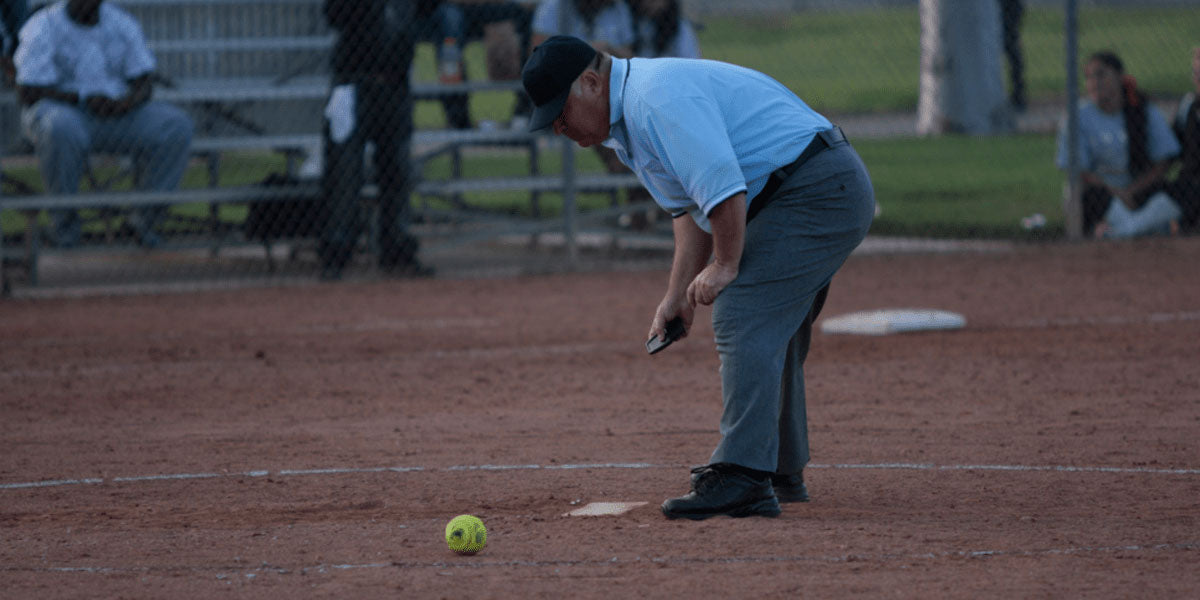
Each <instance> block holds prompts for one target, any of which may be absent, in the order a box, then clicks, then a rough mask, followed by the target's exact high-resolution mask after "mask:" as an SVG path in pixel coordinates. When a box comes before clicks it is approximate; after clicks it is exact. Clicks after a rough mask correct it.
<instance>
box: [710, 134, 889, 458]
mask: <svg viewBox="0 0 1200 600" xmlns="http://www.w3.org/2000/svg"><path fill="white" fill-rule="evenodd" d="M874 212H875V192H874V190H873V189H872V187H871V181H870V178H869V176H868V175H867V170H866V167H865V166H864V165H863V163H862V160H861V159H860V158H859V157H858V153H857V152H855V151H854V149H853V148H852V147H851V146H850V145H849V144H848V143H841V144H838V145H835V146H833V147H832V148H829V149H827V150H825V151H824V152H821V153H820V154H817V155H816V156H814V157H813V158H811V159H809V160H808V162H806V163H804V165H802V166H801V167H800V168H799V169H798V170H797V171H796V172H795V173H793V174H792V176H791V177H790V178H788V180H787V181H786V182H784V184H783V185H782V186H781V187H780V189H779V190H778V191H777V192H775V196H774V197H773V199H772V201H771V203H770V204H769V205H767V206H766V207H765V208H764V209H763V210H762V212H760V213H759V214H758V215H757V216H756V217H755V218H754V220H753V221H751V222H750V223H749V224H748V225H747V227H746V241H745V250H744V251H743V253H742V262H741V266H740V268H739V271H738V276H737V279H734V280H733V282H732V283H731V284H729V286H728V287H726V288H725V289H724V290H723V291H722V292H721V294H720V295H719V296H717V300H716V302H715V303H714V304H713V331H714V334H715V337H716V345H717V352H718V353H719V354H720V357H721V389H722V395H723V398H724V413H723V414H722V416H721V442H720V444H718V445H717V449H716V450H715V451H714V452H713V455H712V458H711V461H710V462H711V463H714V464H715V463H732V464H736V465H741V466H743V467H749V468H751V469H758V470H760V471H771V472H777V473H796V472H798V471H800V470H801V469H803V468H804V465H805V464H807V463H808V458H809V452H808V417H807V411H806V408H805V400H804V359H805V357H806V356H807V354H808V344H809V339H810V336H811V328H812V319H809V318H808V317H809V314H810V312H811V311H812V309H813V304H814V300H816V299H817V296H818V294H819V293H820V292H821V291H822V290H823V289H825V288H826V287H827V286H828V285H829V282H830V281H831V280H832V279H833V275H834V273H835V272H837V270H838V269H839V268H840V267H841V266H842V263H843V262H845V260H846V258H847V257H849V256H850V252H851V251H853V250H854V248H856V247H857V246H858V244H859V243H860V242H862V240H863V238H864V237H866V234H867V229H868V228H869V227H870V225H871V219H872V218H873V216H874ZM822 300H823V297H822Z"/></svg>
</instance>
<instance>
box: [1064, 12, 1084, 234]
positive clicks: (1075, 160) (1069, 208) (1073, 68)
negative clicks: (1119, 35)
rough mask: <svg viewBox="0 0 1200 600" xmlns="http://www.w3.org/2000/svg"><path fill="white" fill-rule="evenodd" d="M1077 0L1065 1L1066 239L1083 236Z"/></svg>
mask: <svg viewBox="0 0 1200 600" xmlns="http://www.w3.org/2000/svg"><path fill="white" fill-rule="evenodd" d="M1077 14H1078V2H1077V0H1067V18H1066V29H1067V31H1066V34H1067V35H1066V55H1067V197H1066V198H1064V199H1063V204H1064V205H1063V212H1064V217H1065V222H1066V228H1067V239H1070V240H1078V239H1081V238H1082V237H1083V200H1082V195H1083V188H1082V186H1081V185H1080V177H1079V67H1078V65H1079V56H1078V53H1079V49H1078V43H1079V42H1078V33H1079V22H1078V19H1077V18H1076V17H1077Z"/></svg>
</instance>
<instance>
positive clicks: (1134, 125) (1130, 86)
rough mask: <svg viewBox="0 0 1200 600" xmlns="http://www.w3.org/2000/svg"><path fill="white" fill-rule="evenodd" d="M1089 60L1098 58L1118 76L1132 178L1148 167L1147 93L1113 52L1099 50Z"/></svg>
mask: <svg viewBox="0 0 1200 600" xmlns="http://www.w3.org/2000/svg"><path fill="white" fill-rule="evenodd" d="M1088 60H1089V61H1092V60H1094V61H1098V62H1100V63H1103V64H1104V65H1105V66H1107V67H1109V68H1111V69H1112V70H1114V71H1116V72H1117V75H1120V76H1121V87H1122V88H1123V90H1124V92H1125V94H1124V96H1123V97H1122V102H1121V113H1122V114H1123V115H1124V117H1125V135H1126V137H1127V138H1128V140H1129V143H1128V146H1129V173H1130V174H1131V175H1133V176H1134V177H1135V178H1136V177H1137V176H1138V175H1141V174H1142V173H1143V172H1145V171H1146V169H1149V168H1150V166H1151V164H1152V161H1151V160H1150V144H1149V139H1148V135H1149V134H1148V133H1147V129H1146V95H1145V94H1144V93H1142V91H1141V90H1139V89H1138V87H1137V80H1135V79H1134V78H1133V76H1131V75H1127V74H1126V73H1125V65H1124V64H1123V63H1122V62H1121V59H1120V58H1118V57H1117V55H1116V53H1114V52H1111V51H1108V50H1102V51H1100V52H1096V53H1095V54H1092V55H1091V57H1089V59H1088Z"/></svg>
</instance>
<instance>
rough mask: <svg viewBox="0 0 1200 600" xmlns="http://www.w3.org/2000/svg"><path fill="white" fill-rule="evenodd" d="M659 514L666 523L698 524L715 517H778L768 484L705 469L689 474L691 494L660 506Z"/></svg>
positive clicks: (776, 506) (737, 475)
mask: <svg viewBox="0 0 1200 600" xmlns="http://www.w3.org/2000/svg"><path fill="white" fill-rule="evenodd" d="M662 512H663V514H664V515H666V517H667V518H668V519H681V518H682V519H692V520H694V521H699V520H701V519H707V518H709V517H715V516H717V515H728V516H731V517H753V516H761V517H778V516H779V513H780V512H782V511H781V510H780V508H779V501H778V500H776V499H775V493H774V492H772V491H771V482H770V480H768V479H763V480H757V479H754V478H753V477H750V476H748V475H743V474H741V473H729V472H722V471H718V470H717V469H714V468H713V467H712V466H706V467H699V468H697V469H693V470H692V491H690V492H688V493H687V494H686V495H684V496H680V497H679V498H671V499H670V500H667V501H666V502H663V505H662Z"/></svg>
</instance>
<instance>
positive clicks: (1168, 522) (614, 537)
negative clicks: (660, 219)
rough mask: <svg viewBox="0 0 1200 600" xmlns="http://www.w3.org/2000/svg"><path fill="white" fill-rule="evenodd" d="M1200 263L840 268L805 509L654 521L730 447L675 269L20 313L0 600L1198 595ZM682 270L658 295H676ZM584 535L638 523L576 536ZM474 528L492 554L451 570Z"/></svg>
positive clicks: (32, 306) (208, 296)
mask: <svg viewBox="0 0 1200 600" xmlns="http://www.w3.org/2000/svg"><path fill="white" fill-rule="evenodd" d="M1198 261H1200V240H1196V239H1188V240H1151V241H1140V242H1136V243H1121V244H1099V245H1094V244H1084V245H1047V246H1031V247H1023V248H1019V249H1017V250H1015V251H1010V252H994V253H965V254H938V255H931V254H907V255H876V256H855V257H852V258H851V260H850V261H849V262H848V263H847V265H846V267H845V268H844V269H843V271H842V273H841V274H840V275H839V276H838V278H837V279H836V280H835V282H834V287H833V291H832V293H831V295H830V297H829V301H828V304H827V306H826V309H825V310H826V312H825V315H826V316H828V315H837V314H841V313H845V312H848V311H853V310H861V309H874V308H893V307H901V308H903V307H925V308H939V309H945V310H951V311H956V312H960V313H962V314H964V315H965V316H966V317H967V320H968V323H967V327H966V328H965V329H963V330H959V331H953V332H938V333H923V334H908V335H898V336H889V337H881V338H875V337H845V336H827V335H817V336H816V337H815V340H814V347H813V351H812V354H811V356H810V359H809V363H808V369H807V373H808V381H809V384H808V390H809V399H810V401H809V413H810V422H811V426H812V443H813V457H814V464H813V465H812V466H811V468H810V469H809V470H808V479H809V482H810V491H811V492H812V494H813V498H814V499H813V502H811V503H809V504H803V505H785V508H784V514H783V516H782V517H780V518H778V519H761V518H758V519H741V520H734V519H727V518H718V519H712V520H709V521H705V522H700V523H694V522H674V521H667V520H665V519H664V518H663V517H662V516H661V514H660V513H659V512H658V504H659V503H660V502H661V501H662V500H663V499H664V498H667V497H670V496H674V495H678V494H680V493H682V492H684V491H685V490H686V486H687V475H688V472H687V469H688V467H689V466H691V465H695V464H699V463H702V462H705V461H706V459H707V457H708V454H709V452H710V451H711V450H712V447H713V446H714V445H715V443H716V441H717V432H716V424H717V420H718V416H719V411H720V405H719V404H720V403H719V387H718V380H717V377H716V370H717V366H718V363H717V358H716V355H715V352H714V350H713V347H712V341H711V328H710V326H709V324H708V323H707V317H708V315H709V312H708V311H707V310H705V311H702V312H701V313H700V315H699V319H698V320H699V322H700V323H701V325H699V326H698V327H697V329H696V330H695V331H694V332H693V335H692V336H691V337H689V338H688V339H687V340H685V341H683V342H681V343H679V344H677V345H676V346H674V347H672V348H670V349H669V350H667V351H666V352H664V353H662V354H660V355H658V356H655V357H653V358H650V357H647V356H646V355H645V352H644V350H643V348H642V340H643V336H644V334H645V331H646V329H647V327H648V321H649V318H650V316H651V311H652V310H653V307H654V306H655V304H656V303H657V301H658V299H659V298H660V295H661V293H662V286H663V284H664V283H665V279H666V274H665V271H664V270H658V271H651V272H632V273H631V272H621V271H614V272H608V273H587V274H575V275H548V276H539V277H524V278H515V279H502V280H501V279H476V280H430V281H397V282H368V283H350V284H340V285H338V284H328V285H313V286H311V287H305V288H289V289H265V290H240V291H229V292H212V293H197V294H188V295H157V296H133V297H111V298H90V299H60V300H33V301H29V300H26V301H12V300H10V301H6V302H3V303H0V336H2V339H3V344H0V371H2V375H0V414H2V416H3V418H2V419H0V432H2V435H0V456H2V457H3V458H2V459H0V597H6V598H7V597H11V598H60V597H105V598H116V597H157V598H212V597H218V595H220V594H236V595H241V596H247V597H255V598H288V599H294V598H302V597H339V598H379V597H396V598H443V597H444V598H453V597H478V598H490V597H497V598H530V597H580V598H605V599H612V598H628V597H668V596H669V597H684V598H687V597H697V598H731V597H783V596H799V595H806V596H809V597H824V598H832V597H890V596H897V597H947V596H950V597H981V596H982V597H1080V596H1087V597H1135V596H1136V597H1168V598H1178V597H1186V596H1189V595H1192V594H1195V590H1196V589H1200V569H1197V567H1196V565H1197V564H1200V391H1198V390H1200V362H1198V361H1200V342H1198V341H1197V340H1200V269H1198V268H1197V262H1198ZM665 267H666V264H665V260H664V269H665ZM595 501H645V502H649V504H648V505H646V506H643V507H641V508H637V509H635V510H633V511H631V512H630V513H628V514H626V515H623V516H619V517H594V518H566V517H563V516H562V515H563V513H565V512H567V511H569V510H572V509H573V508H577V507H579V506H582V505H583V504H586V503H588V502H595ZM459 513H473V514H476V515H479V516H480V517H482V518H483V519H484V521H485V522H486V523H487V525H488V528H489V544H488V546H487V548H486V549H485V550H484V551H483V552H482V553H480V554H478V555H476V556H473V557H460V556H456V555H454V554H451V553H450V552H449V551H448V550H447V549H446V547H445V545H444V543H443V541H442V540H441V537H442V528H443V527H444V525H445V523H446V521H447V520H449V519H450V518H451V517H453V516H454V515H456V514H459Z"/></svg>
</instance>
